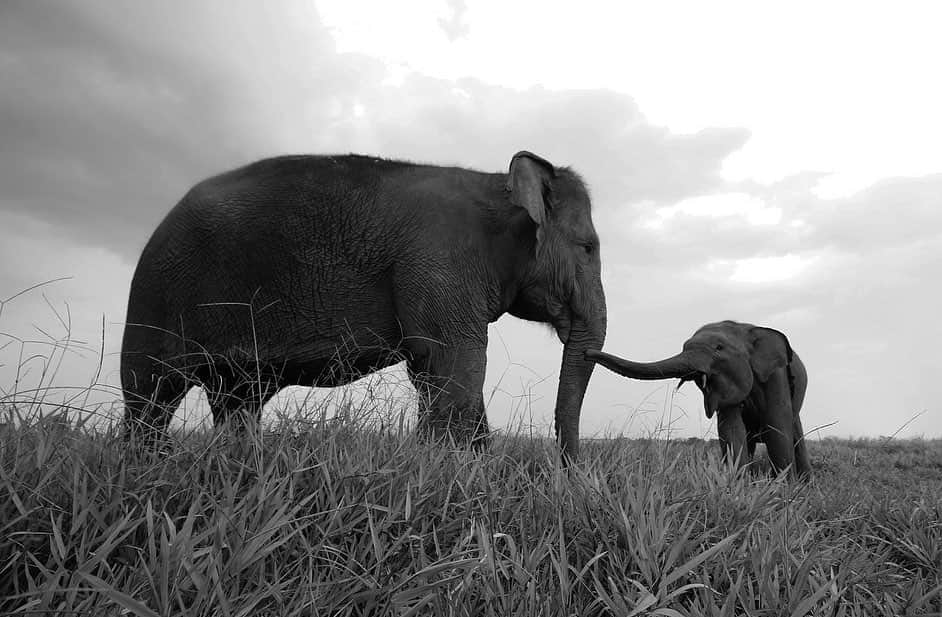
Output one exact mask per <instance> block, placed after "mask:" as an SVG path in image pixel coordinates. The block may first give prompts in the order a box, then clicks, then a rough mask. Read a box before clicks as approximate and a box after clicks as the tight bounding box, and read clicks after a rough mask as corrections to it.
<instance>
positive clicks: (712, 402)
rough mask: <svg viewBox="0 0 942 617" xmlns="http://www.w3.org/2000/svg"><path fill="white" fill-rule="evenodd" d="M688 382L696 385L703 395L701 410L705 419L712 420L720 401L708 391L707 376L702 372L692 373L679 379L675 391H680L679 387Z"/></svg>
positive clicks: (708, 382) (713, 393)
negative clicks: (704, 414)
mask: <svg viewBox="0 0 942 617" xmlns="http://www.w3.org/2000/svg"><path fill="white" fill-rule="evenodd" d="M688 381H692V382H694V383H695V384H697V388H698V389H699V390H700V392H702V393H703V410H704V412H705V413H706V417H707V419H710V418H712V417H713V416H714V415H716V412H717V411H718V410H719V407H720V401H719V397H718V396H716V395H715V394H716V393H715V392H713V391H711V390H710V381H709V375H707V374H706V373H704V372H702V371H694V372H692V373H689V374H688V375H684V376H683V377H681V378H680V383H678V384H677V390H680V387H681V386H682V385H684V384H685V383H686V382H688ZM675 392H676V390H675Z"/></svg>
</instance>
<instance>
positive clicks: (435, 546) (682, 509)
mask: <svg viewBox="0 0 942 617" xmlns="http://www.w3.org/2000/svg"><path fill="white" fill-rule="evenodd" d="M68 344H69V343H68V341H66V342H65V343H62V342H61V341H60V342H55V344H54V347H53V349H54V350H58V351H57V352H55V353H60V354H62V353H65V351H64V350H65V349H66V348H67V347H68ZM21 356H22V354H21ZM30 357H32V356H30ZM60 358H61V355H60ZM42 366H43V369H42V372H41V373H40V375H39V377H40V379H39V382H38V385H36V386H32V387H30V388H28V389H26V390H24V389H22V387H21V386H20V385H19V381H18V380H19V375H20V373H19V372H17V378H16V379H17V383H14V384H13V385H12V387H5V388H4V389H3V390H2V391H0V416H2V417H0V614H30V615H43V614H49V615H51V614H56V615H139V616H151V615H184V614H185V615H226V616H229V615H286V616H291V615H331V616H334V615H401V616H408V615H501V616H506V615H540V616H549V615H625V616H627V615H661V616H664V617H676V616H678V615H698V616H699V615H709V616H712V615H716V616H720V615H783V616H793V615H794V616H804V615H815V616H819V615H828V616H835V617H837V616H848V617H849V616H856V615H861V616H862V615H867V616H870V615H894V616H899V615H940V614H942V497H940V496H942V441H908V442H903V441H895V440H879V441H864V440H857V441H848V440H843V441H839V440H827V439H826V440H819V441H815V442H813V443H812V447H811V448H810V449H811V456H812V463H813V466H814V473H815V477H814V481H813V482H812V483H810V484H790V483H789V482H787V481H786V480H785V479H784V478H772V477H770V476H769V465H768V463H767V461H760V462H759V463H758V464H757V465H756V466H755V467H757V469H756V470H755V473H753V472H752V471H751V470H747V471H744V472H741V471H735V470H732V469H729V468H727V467H725V466H724V465H722V464H721V462H720V461H719V457H718V448H717V446H716V444H715V443H709V442H704V441H701V440H687V441H677V440H661V439H647V440H640V439H636V440H632V439H625V438H620V437H613V438H610V439H599V440H585V442H584V445H583V456H582V459H581V460H580V462H579V464H578V465H577V466H575V467H574V468H571V469H569V470H566V469H562V468H560V465H559V456H558V450H557V448H556V445H555V444H554V443H553V442H552V441H551V440H548V439H543V438H540V437H535V436H533V435H530V434H525V433H524V431H523V430H522V429H521V430H519V431H518V432H517V433H516V434H502V435H497V436H496V437H495V438H494V439H493V440H492V443H491V447H490V448H489V449H488V451H487V452H483V453H476V452H470V451H466V450H462V449H457V448H454V447H449V446H448V445H432V444H427V443H423V442H422V441H420V440H417V439H416V438H415V437H414V436H412V435H411V434H410V432H409V431H408V430H404V427H405V426H406V425H407V424H409V422H408V421H406V419H404V418H403V416H402V415H401V412H399V411H397V410H396V409H395V408H394V407H395V402H394V401H382V400H376V399H374V400H370V401H368V402H367V404H366V405H365V406H366V407H367V408H368V409H364V408H354V407H351V405H350V403H349V401H347V402H346V408H345V409H342V410H341V413H339V414H337V415H336V416H335V417H333V418H328V417H327V416H326V414H325V413H323V412H324V409H323V408H318V407H317V406H316V405H315V406H314V408H313V409H311V408H306V409H304V410H295V413H292V414H285V415H283V416H282V417H281V418H280V419H279V421H277V422H275V423H274V424H273V425H271V426H269V427H266V428H265V429H256V430H249V431H248V432H247V433H244V434H238V435H237V434H235V433H234V432H231V431H226V430H222V431H213V430H197V431H184V432H178V434H177V435H175V438H174V440H173V447H172V448H171V451H170V452H169V453H168V454H166V455H161V456H156V455H140V454H134V453H132V452H129V451H128V450H127V448H126V447H125V444H124V441H123V439H122V436H121V435H119V433H118V429H117V426H118V425H117V424H116V423H115V422H114V421H112V423H111V424H110V425H109V424H107V423H105V424H104V426H103V425H102V422H100V421H99V422H97V423H95V422H92V421H90V420H89V418H95V417H96V415H98V411H97V410H96V409H93V408H91V406H90V405H88V404H87V403H86V402H87V400H88V399H87V398H83V397H82V396H81V391H80V389H79V390H77V391H76V392H75V393H73V394H69V395H68V396H67V397H65V398H64V399H62V400H61V401H60V402H55V403H54V402H52V401H51V399H50V398H49V396H48V395H49V393H50V392H52V390H53V386H52V383H53V381H54V379H53V378H54V376H55V372H56V367H57V366H58V364H57V363H56V361H55V355H54V354H52V355H51V356H50V359H49V360H48V361H46V362H44V363H42ZM50 408H53V409H54V410H55V411H54V413H49V410H50ZM377 413H379V414H380V415H381V417H380V418H379V420H377V416H376V414H377ZM382 414H386V415H385V416H383V415H382ZM397 414H399V415H397ZM76 418H79V419H80V420H79V421H78V422H76V421H75V419H76Z"/></svg>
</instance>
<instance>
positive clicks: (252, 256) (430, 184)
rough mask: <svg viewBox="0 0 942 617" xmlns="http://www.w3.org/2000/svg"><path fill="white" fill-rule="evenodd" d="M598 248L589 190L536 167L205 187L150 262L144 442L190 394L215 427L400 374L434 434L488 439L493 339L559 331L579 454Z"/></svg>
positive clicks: (347, 166)
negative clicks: (536, 329) (501, 327)
mask: <svg viewBox="0 0 942 617" xmlns="http://www.w3.org/2000/svg"><path fill="white" fill-rule="evenodd" d="M600 271H601V265H600V261H599V240H598V235H597V234H596V231H595V228H594V226H593V224H592V218H591V215H590V201H589V195H588V193H587V191H586V187H585V185H584V184H583V182H582V180H581V179H580V178H579V176H578V175H577V174H576V173H575V172H573V171H572V170H570V169H568V168H555V167H554V166H553V165H552V164H550V163H549V162H547V161H546V160H544V159H542V158H540V157H539V156H536V155H534V154H532V153H529V152H519V153H517V154H516V155H514V157H513V158H512V160H511V162H510V169H509V173H506V174H504V173H481V172H477V171H471V170H468V169H462V168H457V167H437V166H432V165H419V164H413V163H407V162H401V161H392V160H384V159H379V158H373V157H366V156H357V155H346V156H285V157H279V158H273V159H267V160H262V161H258V162H256V163H253V164H251V165H248V166H245V167H242V168H239V169H236V170H234V171H230V172H228V173H224V174H222V175H219V176H216V177H213V178H210V179H208V180H205V181H203V182H201V183H199V184H198V185H196V186H195V187H194V188H193V189H192V190H190V192H189V193H187V194H186V196H185V197H184V198H183V199H182V200H181V201H180V202H179V203H178V204H177V205H176V207H174V208H173V209H172V210H171V211H170V213H169V214H168V215H167V217H166V218H165V219H164V221H163V222H162V223H161V224H160V226H159V227H158V228H157V230H156V231H155V232H154V234H153V236H152V237H151V239H150V241H149V242H148V243H147V246H146V247H145V248H144V251H143V254H142V255H141V258H140V261H139V263H138V265H137V269H136V271H135V273H134V279H133V281H132V283H131V293H130V299H129V301H128V314H127V327H126V328H125V333H124V342H123V348H122V363H121V382H122V386H123V390H124V396H125V404H126V415H125V420H126V424H127V428H128V429H129V431H128V432H129V434H130V435H131V436H132V438H133V437H134V436H135V435H139V437H140V438H141V439H143V440H144V441H145V442H148V441H151V442H152V441H154V440H156V439H157V438H162V437H163V435H164V434H165V432H166V427H167V424H168V422H169V420H170V416H171V414H172V413H173V409H175V407H176V405H177V404H178V403H179V401H180V399H181V397H182V396H183V395H184V394H185V392H186V391H187V389H188V388H189V387H190V386H191V385H202V386H203V387H204V389H205V390H206V392H207V396H208V399H209V402H210V406H211V408H212V412H213V419H214V421H215V422H216V423H217V424H218V423H220V422H222V421H224V420H225V419H226V418H227V417H228V416H230V415H231V414H232V413H233V412H237V411H238V412H240V413H245V414H247V416H248V417H249V418H257V417H258V414H259V413H260V408H261V406H262V405H263V404H264V403H265V401H266V400H268V399H269V398H270V397H271V396H272V395H274V394H275V393H276V392H277V391H278V390H279V389H281V388H282V387H284V386H288V385H293V384H297V385H305V386H328V387H331V386H338V385H341V384H345V383H348V382H350V381H352V380H353V379H356V378H358V377H361V376H363V375H365V374H368V373H370V372H373V371H376V370H378V369H381V368H383V367H386V366H390V365H392V364H394V363H396V362H399V361H401V360H403V359H405V360H406V362H407V368H408V372H409V376H410V378H411V379H412V381H413V383H414V385H415V386H416V388H417V389H418V391H419V393H420V395H421V396H420V400H421V401H422V403H421V405H420V407H421V409H420V417H419V428H420V430H421V431H422V432H423V433H425V434H427V435H430V436H431V437H433V438H438V437H442V436H444V435H445V434H447V433H450V434H451V435H452V436H453V437H455V438H456V439H457V440H458V441H459V442H468V441H473V442H476V443H477V442H480V441H482V440H484V439H485V438H486V436H487V432H488V427H487V421H486V418H485V414H484V399H483V392H482V385H483V382H484V373H485V362H486V348H487V324H488V323H489V322H493V321H495V320H496V319H497V318H498V317H500V316H501V315H503V314H504V313H510V314H511V315H515V316H517V317H520V318H522V319H527V320H531V321H539V322H545V323H548V324H551V325H552V327H553V328H554V329H555V331H556V333H557V335H558V337H559V339H560V341H562V343H563V344H564V349H563V357H562V369H561V373H560V381H559V390H558V394H557V399H556V410H555V423H556V432H557V436H558V439H559V441H560V444H561V447H562V450H563V452H564V454H566V455H568V456H569V457H575V456H576V455H577V453H578V430H579V414H580V411H581V407H582V400H583V395H584V394H585V390H586V386H587V385H588V382H589V378H590V376H591V374H592V370H593V368H594V364H593V363H591V362H586V361H585V359H584V352H585V350H587V349H590V348H598V347H601V346H602V343H603V342H604V340H605V329H606V309H605V295H604V293H603V290H602V282H601V276H600Z"/></svg>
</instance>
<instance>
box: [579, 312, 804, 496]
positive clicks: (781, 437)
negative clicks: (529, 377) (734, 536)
mask: <svg viewBox="0 0 942 617" xmlns="http://www.w3.org/2000/svg"><path fill="white" fill-rule="evenodd" d="M585 357H586V360H590V361H593V362H597V363H599V364H601V365H602V366H604V367H605V368H607V369H609V370H612V371H615V372H616V373H618V374H619V375H624V376H626V377H631V378H633V379H671V378H680V384H679V385H678V386H677V387H678V388H679V387H680V385H682V384H683V383H684V382H685V381H693V382H694V383H696V384H697V387H698V388H700V391H701V392H702V393H703V408H704V410H705V411H706V416H707V418H712V417H713V414H715V413H716V414H718V417H717V432H718V433H719V437H720V446H721V447H722V449H723V456H724V458H725V457H733V458H736V457H739V460H740V463H744V462H746V461H748V460H750V459H751V458H752V455H753V453H754V452H755V448H756V443H757V442H759V441H761V442H764V443H765V445H766V448H767V449H768V452H769V459H770V460H771V461H772V465H773V466H774V467H775V469H776V470H782V469H785V468H786V467H788V466H791V472H792V474H793V475H795V474H797V475H798V477H800V478H808V477H810V475H811V464H810V461H809V459H808V450H807V447H806V445H805V440H804V435H803V433H802V429H801V420H800V419H799V418H798V412H799V411H800V410H801V403H802V401H804V398H805V389H806V388H807V386H808V374H807V373H806V372H805V365H804V364H803V363H802V361H801V359H800V358H799V357H798V354H796V353H795V352H794V351H793V350H792V347H791V345H790V344H789V342H788V338H786V336H785V335H784V334H782V333H781V332H779V331H778V330H773V329H771V328H762V327H759V326H753V325H751V324H745V323H738V322H735V321H721V322H719V323H711V324H707V325H705V326H703V327H702V328H700V329H699V330H697V331H696V332H695V333H694V335H693V336H692V337H690V339H689V340H687V342H686V343H684V350H683V351H682V352H681V353H679V354H677V355H676V356H673V357H671V358H667V359H666V360H661V361H659V362H644V363H643V362H631V361H629V360H623V359H622V358H619V357H617V356H613V355H611V354H607V353H604V352H602V351H597V350H589V351H587V352H586V353H585ZM743 446H745V448H746V451H745V452H743Z"/></svg>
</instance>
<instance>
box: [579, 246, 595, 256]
mask: <svg viewBox="0 0 942 617" xmlns="http://www.w3.org/2000/svg"><path fill="white" fill-rule="evenodd" d="M582 248H584V249H585V252H586V255H591V254H592V253H594V252H595V246H594V245H592V244H583V245H582Z"/></svg>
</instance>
